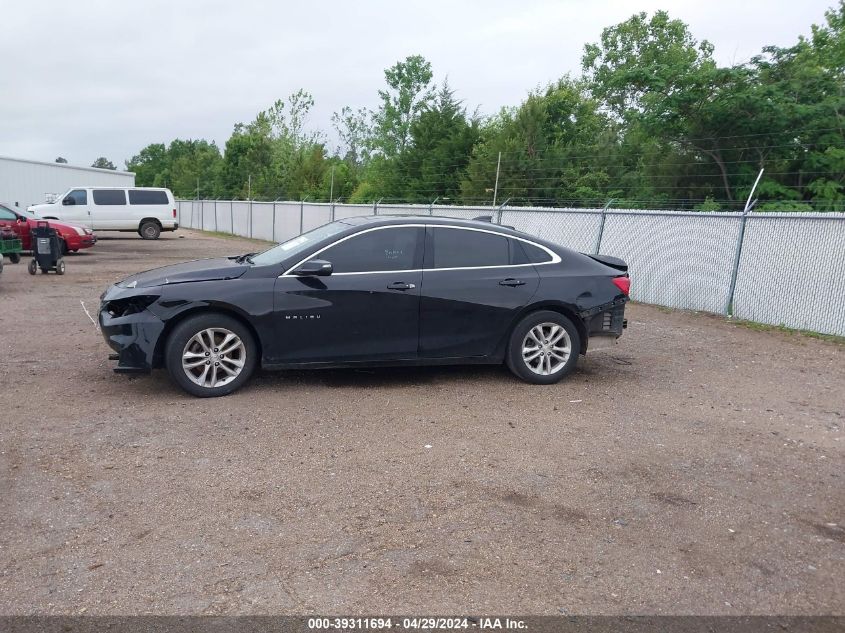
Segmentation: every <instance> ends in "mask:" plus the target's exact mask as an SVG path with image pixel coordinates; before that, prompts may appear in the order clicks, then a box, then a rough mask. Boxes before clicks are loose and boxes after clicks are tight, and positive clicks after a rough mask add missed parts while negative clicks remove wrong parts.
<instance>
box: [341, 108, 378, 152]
mask: <svg viewBox="0 0 845 633" xmlns="http://www.w3.org/2000/svg"><path fill="white" fill-rule="evenodd" d="M369 117H370V113H369V112H368V111H367V109H366V108H359V109H358V110H353V109H352V108H350V107H349V106H344V107H343V108H342V109H341V111H340V112H335V113H334V114H332V127H334V129H335V131H336V132H337V136H338V138H339V139H340V147H338V155H340V156H341V157H342V158H344V159H345V160H347V161H349V162H350V163H352V164H353V165H360V164H361V163H362V162H363V161H364V160H366V159H367V158H368V157H369V153H368V152H367V141H368V140H369V138H370V135H371V134H372V129H371V127H370V123H369Z"/></svg>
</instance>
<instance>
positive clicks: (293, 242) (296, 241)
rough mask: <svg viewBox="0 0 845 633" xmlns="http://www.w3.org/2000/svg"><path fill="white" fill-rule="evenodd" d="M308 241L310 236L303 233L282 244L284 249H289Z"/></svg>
mask: <svg viewBox="0 0 845 633" xmlns="http://www.w3.org/2000/svg"><path fill="white" fill-rule="evenodd" d="M307 241H308V238H307V237H305V236H302V235H301V236H299V237H295V238H294V239H292V240H290V241H288V242H285V243H284V244H282V245H281V248H282V250H283V251H289V250H290V249H292V248H294V247H296V246H299V245H300V244H304V243H305V242H307Z"/></svg>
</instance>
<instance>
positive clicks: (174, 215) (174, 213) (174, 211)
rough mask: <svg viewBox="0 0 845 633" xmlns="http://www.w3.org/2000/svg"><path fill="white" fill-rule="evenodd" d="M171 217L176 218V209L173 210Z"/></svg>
mask: <svg viewBox="0 0 845 633" xmlns="http://www.w3.org/2000/svg"><path fill="white" fill-rule="evenodd" d="M173 217H174V218H175V217H176V209H173Z"/></svg>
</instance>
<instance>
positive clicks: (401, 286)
mask: <svg viewBox="0 0 845 633" xmlns="http://www.w3.org/2000/svg"><path fill="white" fill-rule="evenodd" d="M414 288H416V286H415V285H414V284H406V283H405V282H404V281H394V282H393V283H392V284H390V285H389V286H388V287H387V289H388V290H413V289H414Z"/></svg>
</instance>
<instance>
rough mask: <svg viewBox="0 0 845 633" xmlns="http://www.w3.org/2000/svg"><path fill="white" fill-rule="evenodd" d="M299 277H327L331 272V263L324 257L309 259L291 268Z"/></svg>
mask: <svg viewBox="0 0 845 633" xmlns="http://www.w3.org/2000/svg"><path fill="white" fill-rule="evenodd" d="M293 274H294V275H299V276H300V277H328V276H329V275H331V274H332V263H331V262H327V261H326V260H324V259H311V260H308V261H307V262H303V263H302V264H300V265H299V266H298V267H297V268H295V269H294V270H293Z"/></svg>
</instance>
